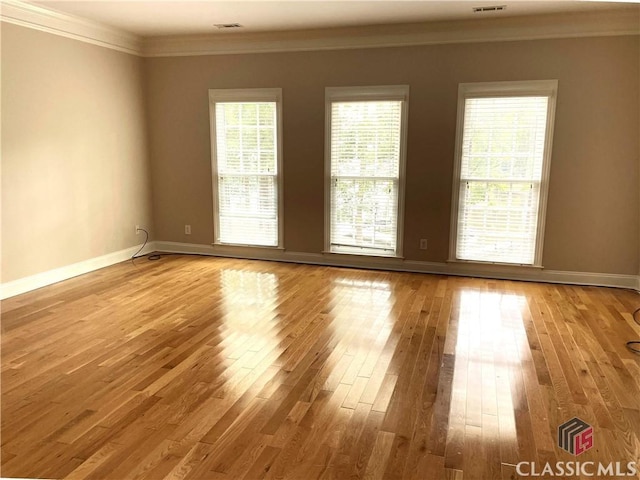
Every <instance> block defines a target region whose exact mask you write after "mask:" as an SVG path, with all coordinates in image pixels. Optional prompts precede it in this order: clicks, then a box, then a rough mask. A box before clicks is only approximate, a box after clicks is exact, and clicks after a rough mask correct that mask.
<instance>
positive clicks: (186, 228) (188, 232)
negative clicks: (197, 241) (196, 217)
mask: <svg viewBox="0 0 640 480" xmlns="http://www.w3.org/2000/svg"><path fill="white" fill-rule="evenodd" d="M184 234H185V235H191V225H185V226H184Z"/></svg>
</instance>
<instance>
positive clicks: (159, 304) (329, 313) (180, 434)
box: [1, 256, 640, 480]
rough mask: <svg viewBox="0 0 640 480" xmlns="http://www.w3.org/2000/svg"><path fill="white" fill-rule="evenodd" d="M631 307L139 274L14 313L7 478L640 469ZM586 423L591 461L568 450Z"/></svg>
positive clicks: (563, 290) (578, 293)
mask: <svg viewBox="0 0 640 480" xmlns="http://www.w3.org/2000/svg"><path fill="white" fill-rule="evenodd" d="M638 306H640V296H639V295H637V294H636V293H634V292H630V291H623V290H615V289H606V288H594V287H576V286H565V285H547V284H534V283H522V282H509V281H494V280H479V279H470V278H455V277H445V276H432V275H422V274H410V273H390V272H375V271H364V270H353V269H340V268H328V267H318V266H306V265H291V264H279V263H272V262H259V261H245V260H234V259H220V258H201V257H181V256H170V257H163V258H162V259H161V260H159V261H154V262H150V261H147V260H144V259H141V260H138V261H137V262H136V264H135V265H132V264H131V263H123V264H119V265H115V266H113V267H109V268H106V269H103V270H100V271H98V272H94V273H91V274H88V275H84V276H82V277H78V278H75V279H72V280H68V281H66V282H62V283H59V284H57V285H53V286H50V287H46V288H43V289H40V290H38V291H35V292H31V293H28V294H25V295H21V296H18V297H14V298H12V299H9V300H7V301H4V302H3V303H2V430H1V432H2V476H4V477H31V478H68V479H84V478H86V479H119V480H122V479H142V478H146V479H173V480H176V479H185V480H190V479H241V478H246V479H280V478H287V479H305V480H311V479H316V478H317V479H329V478H337V479H349V478H372V479H373V478H390V479H391V478H397V479H400V478H402V479H414V478H415V479H464V480H471V479H480V480H486V479H499V478H502V479H512V478H519V477H518V475H517V471H516V468H515V465H516V464H517V463H518V462H520V461H528V462H536V463H538V464H541V463H544V462H547V461H549V462H556V461H574V460H576V458H579V460H580V461H581V462H586V461H603V462H606V463H608V462H615V461H622V462H624V463H625V464H626V462H628V461H637V460H638V456H639V452H640V400H639V399H640V357H639V356H637V355H634V354H633V353H631V352H629V351H628V350H626V349H625V346H624V343H625V342H626V341H628V340H632V339H634V338H637V337H639V336H640V329H638V328H637V326H636V324H635V323H634V321H633V318H632V315H631V314H632V312H633V310H635V308H637V307H638ZM574 416H578V417H579V418H581V419H583V420H584V421H586V422H588V423H589V424H591V425H592V426H593V428H594V435H593V438H594V447H593V448H592V449H591V450H588V451H587V452H585V453H583V454H582V455H580V457H574V456H572V455H570V454H569V453H567V452H564V451H562V450H560V449H559V447H558V445H557V427H558V425H560V424H561V423H563V422H565V421H566V420H569V419H570V418H572V417H574Z"/></svg>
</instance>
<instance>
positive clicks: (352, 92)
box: [323, 85, 409, 258]
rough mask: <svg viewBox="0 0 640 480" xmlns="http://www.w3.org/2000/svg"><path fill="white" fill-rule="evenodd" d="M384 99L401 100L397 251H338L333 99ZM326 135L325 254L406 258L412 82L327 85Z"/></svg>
mask: <svg viewBox="0 0 640 480" xmlns="http://www.w3.org/2000/svg"><path fill="white" fill-rule="evenodd" d="M369 100H370V101H376V100H377V101H381V100H399V101H402V114H401V118H400V165H399V171H398V218H397V222H396V227H397V232H396V252H395V254H389V255H385V254H381V253H362V254H359V253H357V252H346V251H345V252H335V251H331V104H332V103H333V102H364V101H369ZM324 111H325V135H324V251H323V253H324V254H327V255H349V256H352V257H353V256H365V257H390V258H403V256H402V252H403V237H404V192H405V177H406V175H405V172H406V157H407V124H408V119H409V85H380V86H366V87H326V88H325V107H324Z"/></svg>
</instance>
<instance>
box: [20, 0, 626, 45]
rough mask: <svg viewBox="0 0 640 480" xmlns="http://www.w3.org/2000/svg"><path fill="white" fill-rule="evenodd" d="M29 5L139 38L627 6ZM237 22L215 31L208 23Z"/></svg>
mask: <svg viewBox="0 0 640 480" xmlns="http://www.w3.org/2000/svg"><path fill="white" fill-rule="evenodd" d="M30 3H33V4H37V5H39V6H42V7H45V8H48V9H52V10H58V11H61V12H64V13H67V14H72V15H76V16H79V17H83V18H86V19H89V20H93V21H97V22H101V23H104V24H106V25H109V26H112V27H115V28H118V29H121V30H124V31H127V32H130V33H133V34H136V35H140V36H143V37H154V36H161V35H194V34H219V35H233V34H234V32H259V31H278V30H305V29H315V28H329V27H349V26H360V25H381V24H397V23H418V22H427V21H437V20H464V19H472V18H474V19H477V18H496V17H513V16H521V15H533V14H543V13H560V12H584V11H594V10H604V9H607V10H609V9H612V8H620V7H625V6H626V7H629V6H630V5H629V4H628V3H626V4H625V3H624V2H620V3H616V2H597V1H561V2H556V1H550V0H547V1H517V0H516V1H504V0H478V1H439V2H438V1H386V0H377V1H375V0H374V1H371V0H368V1H356V0H354V1H322V2H321V1H314V0H296V1H269V0H258V1H244V0H235V1H189V0H185V1H175V0H158V1H146V0H129V1H119V0H102V1H99V0H98V1H96V0H85V1H77V0H70V1H65V0H39V1H31V2H30ZM489 5H507V9H506V10H505V11H502V12H490V13H483V14H474V13H472V7H476V6H489ZM218 23H240V24H241V25H243V28H241V29H233V30H218V29H216V28H215V27H214V24H218Z"/></svg>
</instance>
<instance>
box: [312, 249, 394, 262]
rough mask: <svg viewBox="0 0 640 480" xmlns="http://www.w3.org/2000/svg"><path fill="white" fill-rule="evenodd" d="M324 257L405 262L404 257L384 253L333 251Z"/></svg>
mask: <svg viewBox="0 0 640 480" xmlns="http://www.w3.org/2000/svg"><path fill="white" fill-rule="evenodd" d="M322 255H324V256H325V257H332V256H334V255H337V256H341V257H351V258H354V259H361V260H365V259H368V258H380V259H388V260H397V261H402V260H404V257H403V256H400V255H394V254H388V255H385V254H384V253H354V252H331V251H326V250H325V251H323V252H322Z"/></svg>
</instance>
